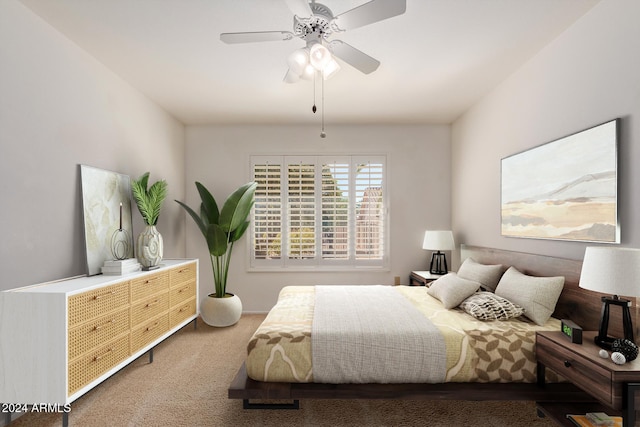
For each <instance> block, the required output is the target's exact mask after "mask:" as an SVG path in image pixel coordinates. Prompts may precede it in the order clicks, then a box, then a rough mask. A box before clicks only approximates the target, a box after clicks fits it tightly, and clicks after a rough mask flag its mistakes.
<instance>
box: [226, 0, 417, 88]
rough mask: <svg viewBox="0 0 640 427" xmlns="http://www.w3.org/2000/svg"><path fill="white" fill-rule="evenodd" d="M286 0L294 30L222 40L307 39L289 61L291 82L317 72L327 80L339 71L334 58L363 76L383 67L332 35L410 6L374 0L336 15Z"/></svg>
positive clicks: (319, 6)
mask: <svg viewBox="0 0 640 427" xmlns="http://www.w3.org/2000/svg"><path fill="white" fill-rule="evenodd" d="M285 1H286V3H287V6H288V7H289V9H290V10H291V12H292V13H293V15H294V17H293V31H258V32H238V33H222V34H220V40H222V41H223V42H225V43H229V44H235V43H254V42H264V41H285V40H292V39H295V38H300V39H302V40H304V41H305V42H306V46H305V47H304V48H302V49H298V50H296V51H295V52H293V53H292V54H291V56H290V57H289V59H288V64H289V70H288V72H287V74H286V76H285V81H286V82H289V83H293V82H295V81H298V79H299V78H305V77H308V75H310V74H312V73H315V71H314V69H315V70H317V71H321V72H322V73H323V76H324V78H325V79H326V78H328V77H329V76H330V75H331V74H333V72H335V71H337V70H338V69H339V68H340V66H339V65H338V63H337V62H336V61H335V60H334V59H333V57H332V55H333V56H335V57H337V58H339V59H341V60H343V61H344V62H346V63H347V64H349V65H351V66H352V67H354V68H356V69H357V70H360V71H361V72H363V73H364V74H369V73H372V72H374V71H375V70H377V69H378V67H379V66H380V61H378V60H377V59H375V58H372V57H371V56H369V55H367V54H366V53H364V52H362V51H360V50H358V49H356V48H355V47H353V46H351V45H349V44H347V43H345V42H343V41H341V40H335V39H332V36H333V35H334V34H335V33H341V32H344V31H346V30H352V29H354V28H358V27H363V26H365V25H369V24H373V23H375V22H378V21H382V20H384V19H388V18H391V17H394V16H397V15H401V14H403V13H404V12H405V10H406V5H407V4H406V3H407V2H406V0H371V1H369V2H368V3H364V4H362V5H360V6H358V7H355V8H353V9H351V10H348V11H346V12H343V13H341V14H339V15H337V16H334V14H333V12H332V11H331V9H329V8H328V7H327V6H325V5H323V4H320V3H316V2H315V0H312V1H311V2H309V1H308V0H285ZM311 67H313V68H311Z"/></svg>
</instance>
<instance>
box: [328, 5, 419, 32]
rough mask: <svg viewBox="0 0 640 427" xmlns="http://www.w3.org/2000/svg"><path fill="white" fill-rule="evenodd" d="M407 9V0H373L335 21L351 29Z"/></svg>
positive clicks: (339, 25)
mask: <svg viewBox="0 0 640 427" xmlns="http://www.w3.org/2000/svg"><path fill="white" fill-rule="evenodd" d="M406 10H407V2H406V0H371V1H370V2H368V3H365V4H363V5H361V6H358V7H355V8H353V9H351V10H348V11H346V12H344V13H341V14H340V15H338V16H336V17H335V18H334V19H333V22H334V23H335V24H336V25H337V26H338V28H340V29H341V30H351V29H353V28H358V27H363V26H365V25H369V24H373V23H374V22H378V21H382V20H384V19H387V18H391V17H394V16H397V15H402V14H403V13H404V12H405V11H406Z"/></svg>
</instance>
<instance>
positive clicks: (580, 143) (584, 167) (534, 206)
mask: <svg viewBox="0 0 640 427" xmlns="http://www.w3.org/2000/svg"><path fill="white" fill-rule="evenodd" d="M619 127H620V119H614V120H611V121H609V122H606V123H603V124H600V125H598V126H594V127H592V128H589V129H586V130H584V131H581V132H578V133H575V134H573V135H569V136H566V137H564V138H560V139H558V140H555V141H552V142H549V143H546V144H543V145H540V146H537V147H534V148H532V149H529V150H527V151H524V152H521V153H517V154H514V155H512V156H509V157H505V158H503V159H502V161H501V168H502V170H501V172H502V177H501V179H502V190H501V216H502V226H501V228H502V235H503V236H508V237H523V238H534V239H557V240H570V241H583V242H600V243H620V227H619V223H618V167H617V166H618V134H619Z"/></svg>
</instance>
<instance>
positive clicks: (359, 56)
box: [329, 40, 380, 74]
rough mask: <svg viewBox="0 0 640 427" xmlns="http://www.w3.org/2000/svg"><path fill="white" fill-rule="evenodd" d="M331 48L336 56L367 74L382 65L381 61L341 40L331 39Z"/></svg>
mask: <svg viewBox="0 0 640 427" xmlns="http://www.w3.org/2000/svg"><path fill="white" fill-rule="evenodd" d="M329 48H330V50H331V52H332V53H333V54H334V55H335V56H337V57H338V58H340V59H342V60H343V61H344V62H346V63H347V64H349V65H351V66H352V67H353V68H356V69H358V70H360V71H362V72H363V73H365V74H369V73H373V72H374V71H375V70H377V69H378V67H379V66H380V61H378V60H377V59H374V58H372V57H370V56H369V55H367V54H366V53H364V52H362V51H360V50H358V49H356V48H355V47H353V46H351V45H349V44H347V43H345V42H343V41H341V40H333V41H331V42H330V43H329Z"/></svg>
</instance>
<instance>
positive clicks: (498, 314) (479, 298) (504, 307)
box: [460, 291, 525, 320]
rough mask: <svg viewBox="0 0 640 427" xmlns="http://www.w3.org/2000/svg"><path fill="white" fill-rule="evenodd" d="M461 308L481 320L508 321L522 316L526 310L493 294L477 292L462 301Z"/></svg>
mask: <svg viewBox="0 0 640 427" xmlns="http://www.w3.org/2000/svg"><path fill="white" fill-rule="evenodd" d="M460 308H462V309H463V310H464V311H466V312H467V313H469V314H470V315H472V316H473V317H475V318H476V319H479V320H507V319H511V318H514V317H518V316H522V315H523V314H524V311H525V310H524V308H522V307H520V306H519V305H517V304H514V303H512V302H511V301H509V300H508V299H506V298H502V297H499V296H498V295H496V294H494V293H493V292H486V291H481V292H476V293H475V294H473V295H471V296H470V297H469V298H467V299H466V300H464V301H462V303H461V304H460Z"/></svg>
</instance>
